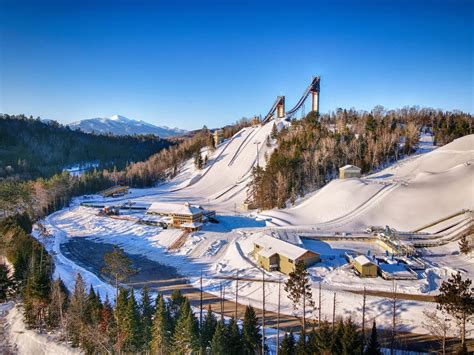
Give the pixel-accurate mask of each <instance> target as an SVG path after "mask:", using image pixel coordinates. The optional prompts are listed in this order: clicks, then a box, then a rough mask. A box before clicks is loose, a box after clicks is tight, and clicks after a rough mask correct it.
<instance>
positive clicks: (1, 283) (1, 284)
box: [0, 264, 14, 302]
mask: <svg viewBox="0 0 474 355" xmlns="http://www.w3.org/2000/svg"><path fill="white" fill-rule="evenodd" d="M13 285H14V283H13V279H12V278H11V277H10V275H9V270H8V267H7V266H6V265H5V264H0V302H6V301H7V300H8V298H9V297H10V296H11V295H12V293H13Z"/></svg>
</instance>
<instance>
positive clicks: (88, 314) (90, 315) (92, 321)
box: [85, 285, 102, 327]
mask: <svg viewBox="0 0 474 355" xmlns="http://www.w3.org/2000/svg"><path fill="white" fill-rule="evenodd" d="M101 309H102V302H101V301H100V297H99V296H98V295H96V293H95V291H94V287H92V285H91V286H90V289H89V295H88V296H87V301H86V310H85V322H86V323H87V324H89V325H92V326H94V327H95V326H96V325H97V324H98V323H99V320H100V311H101Z"/></svg>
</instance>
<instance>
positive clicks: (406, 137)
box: [248, 107, 473, 209]
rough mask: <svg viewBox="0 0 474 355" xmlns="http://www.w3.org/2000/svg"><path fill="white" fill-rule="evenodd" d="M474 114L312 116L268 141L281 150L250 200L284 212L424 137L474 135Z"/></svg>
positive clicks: (414, 111) (262, 171)
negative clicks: (343, 173) (344, 170)
mask: <svg viewBox="0 0 474 355" xmlns="http://www.w3.org/2000/svg"><path fill="white" fill-rule="evenodd" d="M472 121H473V118H472V116H471V115H469V114H466V113H462V112H443V111H437V110H432V109H419V108H416V107H413V108H406V109H401V110H393V111H386V110H385V109H383V107H376V108H374V109H373V110H372V111H371V112H365V111H355V110H342V109H340V110H337V111H336V112H333V113H331V114H327V115H322V116H319V115H318V114H317V113H316V112H310V113H309V114H308V115H306V117H304V118H303V119H301V120H293V121H292V122H291V126H289V127H283V128H281V129H280V131H278V129H277V127H276V125H274V127H273V129H272V133H271V135H270V136H269V137H268V139H267V144H268V145H271V144H272V140H273V141H275V142H276V143H277V148H275V150H274V151H273V153H272V154H271V156H269V157H268V156H267V157H266V159H267V164H266V167H265V168H263V167H261V166H257V167H255V168H254V169H253V172H252V182H251V183H250V185H249V190H248V196H249V197H248V200H249V202H250V203H251V205H252V206H253V207H255V208H261V209H270V208H274V207H278V208H283V207H285V206H286V203H287V202H288V201H290V202H291V203H294V202H295V200H296V199H297V198H298V197H299V196H304V195H305V194H306V193H307V192H309V191H313V190H314V189H317V188H320V187H322V186H323V185H325V184H326V183H327V182H328V181H330V180H331V179H334V178H335V177H336V176H337V174H338V169H339V168H340V167H342V166H344V165H346V164H352V165H356V166H358V167H360V168H361V169H362V173H369V172H372V171H374V170H376V169H379V168H381V167H383V166H384V165H386V164H388V163H391V162H393V161H396V160H399V159H400V158H402V157H404V156H406V155H409V154H412V153H414V152H415V151H416V150H417V147H418V144H419V135H420V133H421V132H422V131H428V132H430V133H432V134H433V135H434V141H435V143H436V144H446V143H449V142H450V141H452V140H453V139H456V138H459V137H462V136H464V135H468V134H472V128H473V126H472Z"/></svg>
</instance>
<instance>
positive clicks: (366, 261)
mask: <svg viewBox="0 0 474 355" xmlns="http://www.w3.org/2000/svg"><path fill="white" fill-rule="evenodd" d="M354 261H357V262H358V263H359V264H360V265H368V264H374V265H375V263H374V262H373V261H372V260H371V259H369V258H368V257H366V256H365V255H359V256H358V257H356V258H354Z"/></svg>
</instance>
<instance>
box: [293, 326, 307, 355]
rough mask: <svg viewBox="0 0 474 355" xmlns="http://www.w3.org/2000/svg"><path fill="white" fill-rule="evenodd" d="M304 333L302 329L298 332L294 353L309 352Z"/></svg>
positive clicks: (303, 354)
mask: <svg viewBox="0 0 474 355" xmlns="http://www.w3.org/2000/svg"><path fill="white" fill-rule="evenodd" d="M306 340H307V339H306V333H305V332H304V331H302V332H301V333H300V336H299V338H298V341H297V342H296V346H295V352H296V354H298V355H306V354H309V351H308V344H307V341H306Z"/></svg>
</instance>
